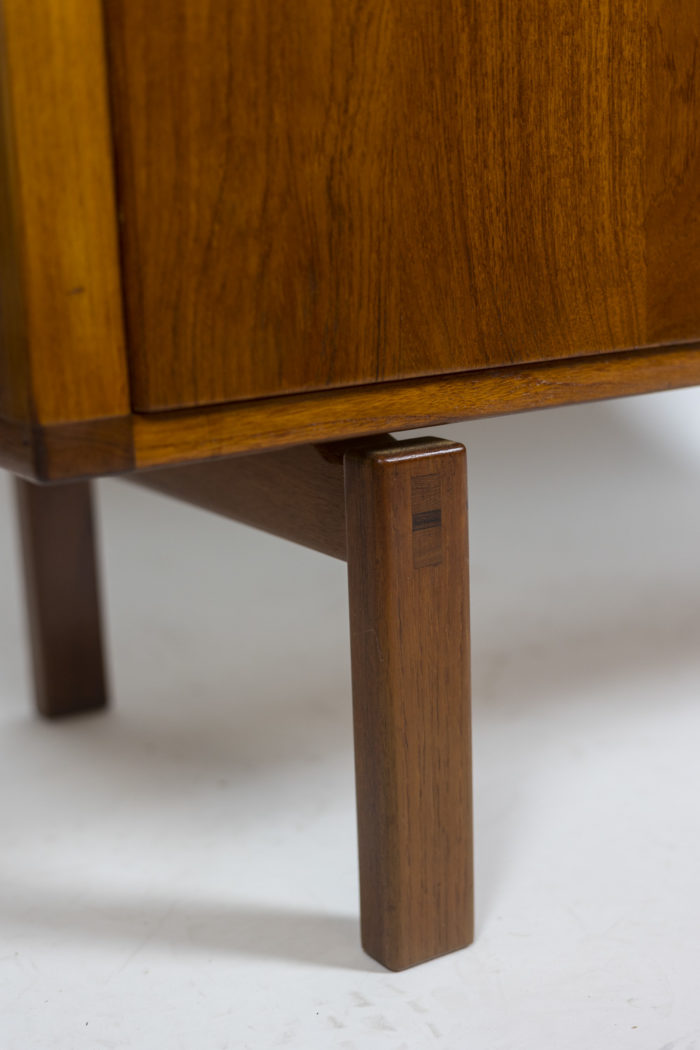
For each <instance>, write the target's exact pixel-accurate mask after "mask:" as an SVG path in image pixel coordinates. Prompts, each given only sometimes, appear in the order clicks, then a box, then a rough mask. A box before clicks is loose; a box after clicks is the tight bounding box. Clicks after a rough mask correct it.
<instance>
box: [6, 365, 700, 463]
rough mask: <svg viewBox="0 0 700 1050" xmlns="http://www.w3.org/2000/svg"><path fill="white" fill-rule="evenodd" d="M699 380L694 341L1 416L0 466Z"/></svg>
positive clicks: (234, 449) (225, 442)
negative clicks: (214, 403)
mask: <svg viewBox="0 0 700 1050" xmlns="http://www.w3.org/2000/svg"><path fill="white" fill-rule="evenodd" d="M697 383H700V347H698V346H687V347H674V348H670V349H663V350H640V351H635V352H633V353H617V354H605V355H601V356H599V357H592V358H582V359H580V360H575V361H566V360H565V361H554V362H545V363H542V364H532V365H524V366H517V367H510V368H499V369H489V370H485V371H481V372H475V373H467V374H463V375H456V376H438V377H434V378H430V379H418V380H404V381H402V382H397V383H381V384H375V385H370V386H360V387H350V388H347V389H341V390H327V391H324V392H321V393H315V394H305V395H298V394H292V395H288V396H286V397H279V398H274V399H272V400H270V399H266V400H260V401H244V402H240V403H238V404H233V405H228V406H225V407H208V408H201V409H195V410H190V411H182V412H167V413H151V414H135V415H131V416H124V417H114V418H108V419H105V420H92V421H86V422H84V423H66V424H57V425H53V426H37V425H35V426H31V425H28V424H20V423H8V422H6V421H3V420H2V419H0V466H1V467H6V468H7V469H9V470H12V471H14V472H15V473H18V474H21V475H22V476H23V477H27V478H34V479H37V480H40V481H62V480H69V479H71V478H73V479H75V478H80V477H97V476H100V475H103V474H119V473H125V472H130V471H134V470H150V469H152V468H156V467H163V466H169V465H170V466H175V465H176V464H185V463H193V462H201V461H203V460H208V459H216V458H221V457H225V456H232V455H245V454H246V453H249V452H262V451H264V450H266V449H268V450H272V449H280V448H288V447H292V446H295V445H303V444H311V443H315V444H318V443H321V442H329V441H343V440H347V439H349V438H354V437H360V436H367V435H371V434H378V433H380V432H381V431H382V427H387V428H390V429H391V430H395V431H400V430H410V429H414V428H417V427H429V426H436V425H438V424H440V423H448V422H453V423H455V422H459V421H463V420H469V419H483V418H485V417H487V416H497V415H504V414H507V413H511V412H528V411H531V410H533V409H538V408H554V407H557V406H560V405H573V404H579V403H583V402H587V401H599V400H603V399H605V398H614V397H624V396H627V395H631V394H644V393H650V392H652V391H654V390H671V389H673V388H674V387H683V386H692V385H695V384H697Z"/></svg>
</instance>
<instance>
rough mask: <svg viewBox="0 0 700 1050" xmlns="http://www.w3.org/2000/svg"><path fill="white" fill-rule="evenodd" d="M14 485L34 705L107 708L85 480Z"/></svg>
mask: <svg viewBox="0 0 700 1050" xmlns="http://www.w3.org/2000/svg"><path fill="white" fill-rule="evenodd" d="M16 484H17V505H18V510H19V522H20V531H21V539H22V552H23V555H24V579H25V590H26V601H27V611H28V619H29V632H30V641H31V650H32V662H33V668H34V686H35V691H36V704H37V708H38V710H39V712H40V713H41V714H42V715H45V716H46V717H47V718H53V717H58V716H60V715H68V714H73V713H76V712H78V711H88V710H92V709H94V708H100V707H104V705H105V703H106V689H105V676H104V667H103V659H102V635H101V627H100V610H99V597H98V590H97V570H96V562H95V540H94V531H93V520H92V501H91V492H90V484H89V482H76V483H72V484H66V485H50V486H42V485H34V484H32V483H30V482H28V481H23V480H22V479H19V478H18V479H17V482H16Z"/></svg>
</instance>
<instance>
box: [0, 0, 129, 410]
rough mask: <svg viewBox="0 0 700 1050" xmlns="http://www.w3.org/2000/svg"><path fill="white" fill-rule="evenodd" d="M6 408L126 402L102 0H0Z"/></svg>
mask: <svg viewBox="0 0 700 1050" xmlns="http://www.w3.org/2000/svg"><path fill="white" fill-rule="evenodd" d="M2 19H3V34H2V82H3V83H2V96H3V99H2V103H3V104H2V129H1V132H2V146H1V147H0V149H1V150H2V158H1V160H0V222H1V223H2V228H3V232H5V231H8V230H9V236H7V237H3V242H2V246H0V260H1V262H0V267H1V274H0V276H2V278H3V282H4V283H5V279H6V278H7V283H5V287H4V290H3V294H2V310H3V313H2V320H1V321H0V325H1V335H2V340H1V341H2V344H3V347H4V349H3V351H2V357H3V359H4V363H3V364H1V365H0V383H2V385H3V388H4V393H2V394H0V411H3V412H4V413H5V414H6V415H8V416H10V417H15V418H27V417H28V416H29V415H31V416H32V417H33V418H34V419H36V420H37V421H39V422H42V423H56V422H63V421H76V420H82V419H91V418H98V417H107V416H114V415H120V414H123V413H125V412H126V411H128V407H129V398H128V384H127V374H126V354H125V351H124V341H123V322H122V303H121V288H120V274H119V260H118V250H117V232H116V210H115V200H114V189H113V172H112V158H111V133H110V123H109V111H108V104H107V80H106V71H105V51H104V39H103V27H102V12H101V5H100V2H99V0H61V2H60V3H59V2H53V3H48V4H47V3H45V2H44V0H4V2H3V4H2Z"/></svg>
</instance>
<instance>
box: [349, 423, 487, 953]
mask: <svg viewBox="0 0 700 1050" xmlns="http://www.w3.org/2000/svg"><path fill="white" fill-rule="evenodd" d="M345 499H346V523H347V555H348V576H349V588H350V633H351V646H352V676H353V694H354V700H353V703H354V720H355V769H356V782H357V807H358V829H359V851H360V898H361V912H362V942H363V946H364V948H365V950H366V951H367V952H368V953H369V954H370V955H372V956H373V957H374V958H375V959H377V960H378V961H379V962H381V963H383V964H384V965H385V966H387V967H389V969H392V970H401V969H405V968H406V967H408V966H412V965H414V964H415V963H419V962H422V961H424V960H426V959H430V958H433V957H434V956H437V955H443V954H445V953H446V952H449V951H453V950H454V949H456V948H462V947H464V946H465V945H467V944H469V943H470V942H471V941H472V939H473V874H472V817H471V733H470V710H469V708H470V703H469V699H470V695H469V636H468V631H469V624H468V552H467V496H466V456H465V450H464V448H463V447H462V446H461V445H457V444H454V443H452V442H449V441H442V440H439V439H423V440H419V441H414V442H398V443H395V444H386V445H383V446H382V445H379V447H375V448H369V449H368V448H364V449H359V450H357V451H350V452H348V453H347V454H346V455H345Z"/></svg>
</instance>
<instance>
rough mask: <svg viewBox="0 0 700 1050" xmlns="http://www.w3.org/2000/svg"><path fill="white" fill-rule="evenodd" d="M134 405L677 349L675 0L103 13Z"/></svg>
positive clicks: (682, 15) (683, 335)
mask: <svg viewBox="0 0 700 1050" xmlns="http://www.w3.org/2000/svg"><path fill="white" fill-rule="evenodd" d="M105 9H106V13H107V29H108V52H109V59H110V70H111V72H110V76H111V91H112V103H113V119H114V131H115V144H116V157H117V174H118V193H119V198H120V211H121V218H122V250H123V261H124V271H125V273H124V278H125V295H126V310H127V327H128V338H129V347H130V355H131V375H132V379H133V384H134V403H135V405H136V407H137V408H138V409H141V410H149V409H164V408H171V407H177V406H183V405H195V404H211V403H216V402H224V401H231V400H236V399H242V398H255V397H260V396H264V395H270V394H280V393H289V392H293V391H302V390H313V389H321V388H328V387H335V386H345V385H349V384H357V383H371V382H376V381H381V380H389V379H397V378H408V377H415V376H423V375H431V374H439V373H445V372H457V371H463V370H468V369H477V368H485V367H489V366H493V365H504V364H510V363H517V362H525V361H536V360H546V359H553V358H563V357H572V356H577V357H578V356H581V355H586V354H594V353H599V352H603V351H611V350H617V349H624V348H630V347H637V346H643V345H649V344H655V343H661V342H674V341H682V340H685V339H691V338H698V337H700V294H699V293H700V227H699V222H700V219H699V216H700V200H699V199H698V198H699V195H700V143H699V142H698V130H697V129H698V126H699V124H700V101H699V99H698V90H699V89H698V77H699V74H698V73H697V70H696V67H697V54H698V37H699V35H700V7H698V3H697V0H548V2H547V3H543V2H542V0H513V2H507V0H294V2H293V3H288V2H284V0H105Z"/></svg>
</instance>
